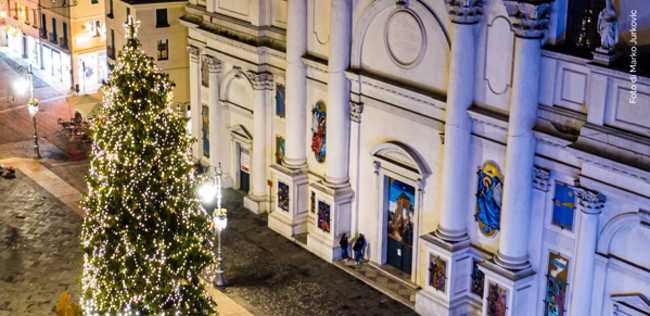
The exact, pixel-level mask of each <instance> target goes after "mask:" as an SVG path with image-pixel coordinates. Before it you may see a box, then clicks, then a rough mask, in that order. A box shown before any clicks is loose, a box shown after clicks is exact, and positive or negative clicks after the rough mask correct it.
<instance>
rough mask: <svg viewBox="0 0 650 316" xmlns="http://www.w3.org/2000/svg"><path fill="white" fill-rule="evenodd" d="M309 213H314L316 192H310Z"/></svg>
mask: <svg viewBox="0 0 650 316" xmlns="http://www.w3.org/2000/svg"><path fill="white" fill-rule="evenodd" d="M310 199H311V212H312V213H316V192H314V191H311V198H310Z"/></svg>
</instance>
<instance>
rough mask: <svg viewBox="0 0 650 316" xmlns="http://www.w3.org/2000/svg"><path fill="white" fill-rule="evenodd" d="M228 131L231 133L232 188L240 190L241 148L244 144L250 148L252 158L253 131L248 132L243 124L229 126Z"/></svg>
mask: <svg viewBox="0 0 650 316" xmlns="http://www.w3.org/2000/svg"><path fill="white" fill-rule="evenodd" d="M228 131H229V133H230V168H231V169H230V170H232V171H233V172H232V175H231V176H232V179H233V183H232V188H234V189H237V190H239V188H240V186H241V179H240V177H239V171H240V168H241V162H240V159H241V157H240V155H241V152H240V150H241V149H240V148H241V147H242V146H243V147H244V148H248V152H249V155H250V157H251V159H252V156H253V136H252V135H251V133H249V132H248V130H247V129H246V127H244V126H243V125H235V126H232V127H229V128H228ZM251 173H252V170H251V172H249V173H248V174H249V176H250V175H251ZM249 191H250V186H249Z"/></svg>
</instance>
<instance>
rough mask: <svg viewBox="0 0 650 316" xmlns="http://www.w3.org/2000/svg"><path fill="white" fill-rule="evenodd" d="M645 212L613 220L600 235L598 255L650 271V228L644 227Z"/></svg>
mask: <svg viewBox="0 0 650 316" xmlns="http://www.w3.org/2000/svg"><path fill="white" fill-rule="evenodd" d="M643 212H645V211H643V210H639V212H627V213H623V214H619V215H617V216H616V217H614V218H612V219H611V220H610V221H609V222H608V223H607V224H606V225H605V227H603V230H602V232H601V234H600V238H599V239H598V253H600V254H603V255H607V256H609V255H613V256H615V257H617V258H620V259H624V260H625V261H627V262H631V263H634V264H637V265H639V266H642V267H645V268H647V269H650V251H648V244H650V228H648V227H646V226H644V225H642V217H641V215H643Z"/></svg>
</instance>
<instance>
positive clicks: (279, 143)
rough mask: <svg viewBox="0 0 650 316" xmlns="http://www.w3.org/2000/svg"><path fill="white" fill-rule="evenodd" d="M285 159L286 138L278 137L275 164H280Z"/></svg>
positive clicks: (276, 139)
mask: <svg viewBox="0 0 650 316" xmlns="http://www.w3.org/2000/svg"><path fill="white" fill-rule="evenodd" d="M283 158H284V138H282V137H280V136H278V137H276V138H275V162H276V163H278V164H280V163H282V159H283Z"/></svg>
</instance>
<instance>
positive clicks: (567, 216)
mask: <svg viewBox="0 0 650 316" xmlns="http://www.w3.org/2000/svg"><path fill="white" fill-rule="evenodd" d="M575 200H576V197H575V192H574V191H573V189H572V188H570V187H568V186H565V185H562V184H559V183H557V184H555V198H554V199H553V220H552V224H553V225H556V226H559V227H560V228H562V229H568V230H569V231H573V218H574V209H575Z"/></svg>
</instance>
